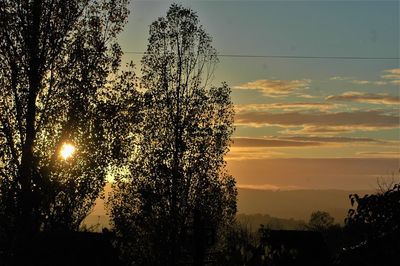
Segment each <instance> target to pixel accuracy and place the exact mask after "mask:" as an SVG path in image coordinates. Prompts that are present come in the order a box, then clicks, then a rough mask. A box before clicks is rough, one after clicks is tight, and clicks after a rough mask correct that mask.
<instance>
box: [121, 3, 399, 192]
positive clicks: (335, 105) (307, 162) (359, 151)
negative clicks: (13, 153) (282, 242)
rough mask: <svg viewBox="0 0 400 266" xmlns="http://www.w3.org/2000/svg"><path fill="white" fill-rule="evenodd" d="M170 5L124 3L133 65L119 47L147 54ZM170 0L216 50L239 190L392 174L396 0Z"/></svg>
mask: <svg viewBox="0 0 400 266" xmlns="http://www.w3.org/2000/svg"><path fill="white" fill-rule="evenodd" d="M172 2H173V1H167V0H165V1H144V0H143V1H133V2H132V3H131V4H130V10H131V14H130V16H129V22H128V24H127V25H126V27H125V31H124V32H123V33H122V34H121V35H120V37H119V41H120V44H121V46H122V49H123V51H125V52H127V53H125V55H124V57H123V62H128V61H130V60H132V61H133V62H134V63H135V64H136V65H137V68H138V69H140V57H141V55H140V54H135V53H129V52H139V53H140V52H143V51H145V49H146V45H147V38H148V29H149V28H148V26H149V25H150V24H151V23H152V22H153V21H154V20H155V19H157V18H158V17H160V16H164V15H165V14H166V11H167V9H168V7H169V6H170V4H171V3H172ZM175 2H177V3H182V5H183V6H185V7H190V8H192V9H193V10H194V11H196V12H197V14H198V16H199V19H200V23H201V24H202V25H204V27H205V29H206V31H207V32H208V33H209V34H210V35H211V36H212V38H213V45H214V47H215V48H216V49H217V51H218V53H219V54H220V55H221V56H220V58H219V59H220V62H219V64H218V66H217V68H216V70H215V73H214V78H213V83H214V84H215V85H218V84H220V83H221V82H222V81H226V82H227V83H228V84H229V85H230V87H231V88H232V100H233V102H234V104H235V111H236V115H235V127H236V130H235V133H234V135H233V144H232V147H231V151H230V152H229V153H228V155H227V157H226V159H227V161H228V170H229V171H230V172H231V173H232V174H233V175H234V176H235V178H236V180H237V185H238V187H244V188H255V189H274V190H277V189H279V190H285V189H343V190H356V189H374V188H376V186H377V179H378V178H391V173H393V172H397V173H399V169H400V160H399V158H400V98H399V97H400V95H399V94H400V92H399V86H400V65H399V57H400V55H399V53H400V52H399V49H400V48H399V47H400V44H399V42H400V40H399V12H400V7H399V6H400V4H399V1H175ZM224 55H254V56H283V57H228V56H224ZM288 56H289V57H291V56H294V57H302V58H288ZM304 57H312V58H304ZM320 57H328V58H320ZM333 57H339V58H333ZM342 57H351V58H350V59H349V58H348V59H343V58H342ZM360 57H361V58H364V59H360ZM365 58H367V59H365Z"/></svg>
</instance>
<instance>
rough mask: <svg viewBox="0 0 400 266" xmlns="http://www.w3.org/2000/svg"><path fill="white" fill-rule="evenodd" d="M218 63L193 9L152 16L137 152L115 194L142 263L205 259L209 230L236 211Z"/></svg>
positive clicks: (119, 216)
mask: <svg viewBox="0 0 400 266" xmlns="http://www.w3.org/2000/svg"><path fill="white" fill-rule="evenodd" d="M216 63H217V53H216V50H215V49H214V48H213V47H212V45H211V37H210V36H209V35H208V34H207V33H206V32H205V31H204V29H203V28H202V26H200V25H199V20H198V17H197V15H196V13H195V12H193V11H192V10H190V9H186V8H183V7H182V6H179V5H175V4H174V5H172V6H171V7H170V9H169V10H168V12H167V15H166V17H162V18H159V19H158V20H157V21H155V22H154V23H153V24H151V26H150V37H149V44H148V47H147V51H146V54H145V55H144V57H143V59H142V73H143V76H142V78H141V85H142V89H143V90H144V108H143V111H142V113H141V116H142V118H143V121H142V123H141V124H140V128H139V131H138V134H137V135H136V139H137V144H136V152H135V153H134V154H133V156H132V157H133V159H132V164H131V165H130V169H129V174H128V173H126V174H125V175H123V176H120V177H119V178H118V179H117V182H116V183H115V186H114V194H113V195H112V197H111V200H110V206H111V217H112V221H113V225H114V227H115V229H116V230H117V232H118V233H119V234H121V235H123V236H125V237H127V238H130V240H131V242H130V244H129V245H130V247H131V248H132V249H131V251H133V257H134V258H135V259H136V262H137V263H139V264H140V261H138V257H139V258H140V257H142V258H143V259H144V260H143V261H142V263H143V264H146V263H150V264H163V265H176V263H178V261H179V260H180V259H182V253H183V252H189V253H192V254H193V257H194V259H195V260H196V261H201V260H202V254H204V252H205V249H206V248H207V247H209V246H208V245H207V241H206V239H205V238H204V236H205V235H206V234H207V233H208V234H209V235H211V236H212V235H214V236H215V235H216V234H217V232H218V230H219V228H220V227H221V226H223V224H225V223H227V222H229V221H230V220H231V219H233V217H234V214H235V213H236V188H235V181H234V179H233V177H232V176H231V175H229V174H228V173H227V171H226V169H225V164H226V163H225V161H224V158H223V157H224V155H225V154H226V153H227V151H228V149H229V144H230V137H231V134H232V132H233V115H234V113H233V104H232V102H231V100H230V88H229V87H228V86H227V85H226V84H222V85H221V86H220V87H212V86H210V84H209V83H210V78H211V75H212V73H213V68H214V66H215V64H216ZM188 239H192V240H193V241H192V242H190V241H189V242H190V243H189V242H188ZM193 242H194V247H192V244H193ZM189 247H192V248H189ZM193 249H194V250H193ZM146 255H147V256H146ZM200 263H201V262H200Z"/></svg>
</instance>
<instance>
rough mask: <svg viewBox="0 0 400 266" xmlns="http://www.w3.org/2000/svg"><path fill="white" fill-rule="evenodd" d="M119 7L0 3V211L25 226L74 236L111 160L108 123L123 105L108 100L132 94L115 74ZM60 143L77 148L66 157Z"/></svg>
mask: <svg viewBox="0 0 400 266" xmlns="http://www.w3.org/2000/svg"><path fill="white" fill-rule="evenodd" d="M126 5H127V1H126V0H71V1H63V0H32V1H14V0H5V1H1V3H0V86H1V90H0V110H1V111H0V145H1V150H0V175H1V177H0V201H1V206H2V210H1V212H2V217H3V218H4V217H5V218H4V219H6V220H7V221H10V219H16V221H17V222H16V224H17V226H23V227H25V229H24V230H28V231H32V230H33V231H37V230H39V229H43V230H76V229H77V228H78V227H79V224H80V223H81V221H82V220H83V219H84V217H85V216H86V215H87V214H88V212H89V211H90V209H91V208H92V206H93V203H94V200H95V199H96V198H97V197H98V195H99V193H100V192H101V190H102V188H103V186H104V182H105V175H106V170H107V167H108V166H109V165H110V164H112V163H113V162H114V161H115V160H116V159H117V157H118V156H117V154H116V153H115V152H114V151H115V147H118V142H119V138H116V137H115V136H116V135H118V134H116V130H120V128H119V127H118V123H117V122H116V121H118V119H117V117H118V116H121V115H122V114H121V111H122V110H125V111H129V110H130V108H131V106H128V105H126V104H124V102H123V101H121V100H122V98H120V97H118V96H117V95H118V93H124V97H125V98H124V99H129V98H132V97H133V98H134V97H135V93H134V92H133V90H132V86H129V85H130V84H127V82H126V81H123V77H124V75H126V74H122V75H119V74H118V72H117V70H118V67H119V65H120V58H121V54H122V51H121V48H120V47H119V45H118V44H117V42H116V36H117V34H118V33H119V32H120V31H121V30H122V28H123V26H124V24H125V22H126V19H127V15H128V10H127V8H126ZM111 83H114V85H115V86H116V87H114V86H111ZM118 86H119V87H124V89H125V90H126V92H121V91H118V89H120V88H118ZM121 135H123V134H121ZM63 143H71V144H73V145H74V146H75V147H76V154H75V156H73V157H72V158H69V159H68V160H62V159H61V158H59V155H58V154H59V151H60V148H61V146H62V145H63Z"/></svg>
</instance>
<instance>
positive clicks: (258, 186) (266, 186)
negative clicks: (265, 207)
mask: <svg viewBox="0 0 400 266" xmlns="http://www.w3.org/2000/svg"><path fill="white" fill-rule="evenodd" d="M236 186H237V187H238V188H241V189H254V190H274V191H279V190H299V189H304V187H300V186H277V185H272V184H237V185H236Z"/></svg>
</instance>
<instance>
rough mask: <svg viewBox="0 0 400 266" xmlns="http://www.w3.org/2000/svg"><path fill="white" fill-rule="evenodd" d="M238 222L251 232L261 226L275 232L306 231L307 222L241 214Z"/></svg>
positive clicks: (264, 215)
mask: <svg viewBox="0 0 400 266" xmlns="http://www.w3.org/2000/svg"><path fill="white" fill-rule="evenodd" d="M236 218H237V221H238V222H239V223H240V224H241V225H242V226H244V227H246V228H248V229H249V230H250V231H253V232H255V231H257V230H258V229H259V228H260V225H264V227H266V228H269V229H273V230H304V228H305V222H304V221H302V220H295V219H293V218H290V219H285V218H277V217H272V216H270V215H268V214H242V213H239V214H238V215H237V216H236Z"/></svg>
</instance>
